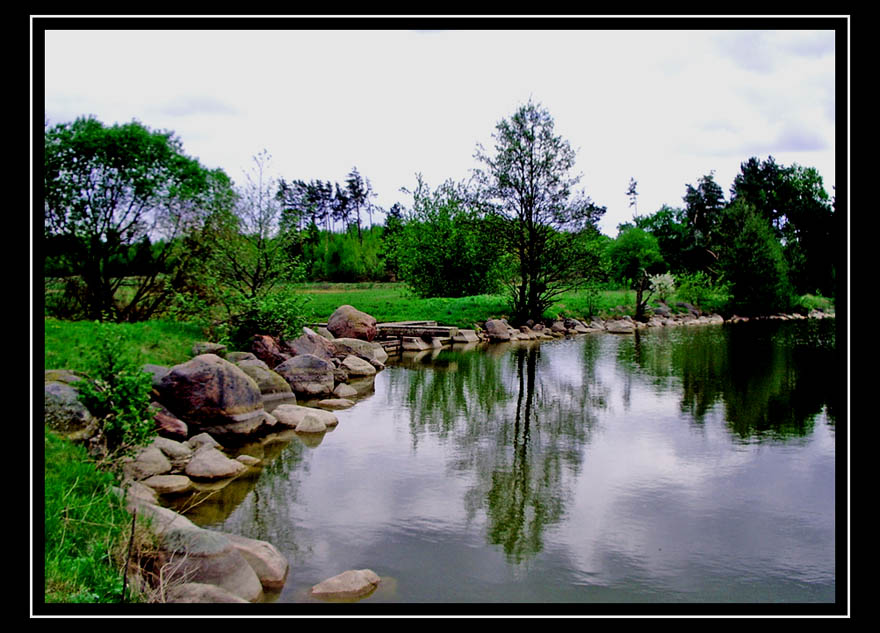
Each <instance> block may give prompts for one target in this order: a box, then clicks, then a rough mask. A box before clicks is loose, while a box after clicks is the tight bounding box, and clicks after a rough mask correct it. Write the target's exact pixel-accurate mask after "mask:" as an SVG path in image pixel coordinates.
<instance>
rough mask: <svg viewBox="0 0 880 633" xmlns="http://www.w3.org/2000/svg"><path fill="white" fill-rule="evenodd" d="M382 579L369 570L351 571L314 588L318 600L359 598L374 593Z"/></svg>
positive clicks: (314, 594)
mask: <svg viewBox="0 0 880 633" xmlns="http://www.w3.org/2000/svg"><path fill="white" fill-rule="evenodd" d="M380 580H381V579H380V578H379V576H378V575H376V573H375V572H373V571H372V570H369V569H351V570H349V571H344V572H342V573H341V574H339V575H337V576H333V577H332V578H328V579H327V580H325V581H323V582H321V583H318V584H317V585H315V586H314V587H312V590H311V593H312V595H313V596H315V597H316V598H359V597H362V596H365V595H367V594H369V593H370V592H372V591H373V590H374V589H375V588H376V587H377V586H378V584H379V582H380Z"/></svg>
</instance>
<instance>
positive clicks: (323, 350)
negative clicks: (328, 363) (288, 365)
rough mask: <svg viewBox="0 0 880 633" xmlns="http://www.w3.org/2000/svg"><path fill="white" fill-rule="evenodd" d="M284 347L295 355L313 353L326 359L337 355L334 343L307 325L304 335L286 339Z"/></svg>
mask: <svg viewBox="0 0 880 633" xmlns="http://www.w3.org/2000/svg"><path fill="white" fill-rule="evenodd" d="M284 349H285V350H287V351H289V352H290V353H291V354H293V355H294V356H296V355H301V354H312V355H313V356H317V357H318V358H323V359H324V360H331V359H333V358H334V357H335V356H336V348H335V347H334V346H333V343H331V342H330V341H329V340H327V339H326V338H324V337H323V336H320V335H318V334H316V333H315V332H314V331H312V330H310V329H309V328H307V327H304V328H303V333H302V336H300V337H298V338H295V339H294V340H292V341H286V342H285V343H284Z"/></svg>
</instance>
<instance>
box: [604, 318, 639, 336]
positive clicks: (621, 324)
mask: <svg viewBox="0 0 880 633" xmlns="http://www.w3.org/2000/svg"><path fill="white" fill-rule="evenodd" d="M605 329H606V330H607V331H609V332H611V333H612V334H630V333H632V332H633V331H634V330H635V324H634V323H633V322H632V321H627V320H625V319H611V320H609V321H606V322H605Z"/></svg>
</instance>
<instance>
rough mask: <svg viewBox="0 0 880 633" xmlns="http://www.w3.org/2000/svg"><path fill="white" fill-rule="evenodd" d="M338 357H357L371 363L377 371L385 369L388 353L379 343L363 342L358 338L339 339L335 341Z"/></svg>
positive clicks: (334, 345)
mask: <svg viewBox="0 0 880 633" xmlns="http://www.w3.org/2000/svg"><path fill="white" fill-rule="evenodd" d="M333 347H334V348H335V349H336V357H337V358H340V359H344V358H345V357H346V356H357V357H358V358H362V359H364V360H365V361H367V362H368V363H370V364H371V365H372V366H373V367H375V368H376V369H380V370H381V369H384V368H385V361H387V360H388V352H386V351H385V348H384V347H382V345H381V344H379V343H373V342H370V341H362V340H360V339H356V338H337V339H335V340H334V341H333Z"/></svg>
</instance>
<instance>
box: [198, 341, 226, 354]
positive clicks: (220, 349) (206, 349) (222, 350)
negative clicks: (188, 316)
mask: <svg viewBox="0 0 880 633" xmlns="http://www.w3.org/2000/svg"><path fill="white" fill-rule="evenodd" d="M202 354H216V355H217V356H224V355H225V354H226V346H225V345H223V344H222V343H209V342H207V341H198V342H196V343H193V346H192V355H193V356H201V355H202Z"/></svg>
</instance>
